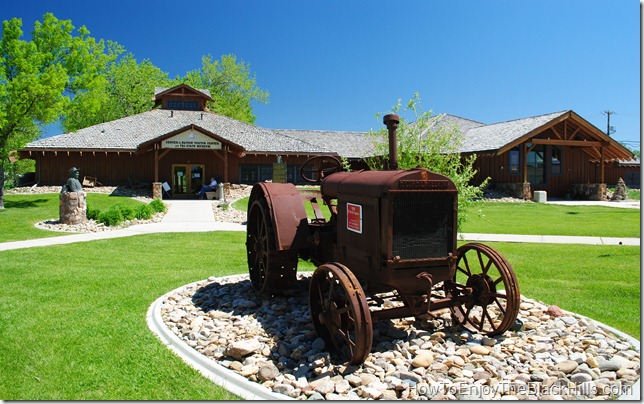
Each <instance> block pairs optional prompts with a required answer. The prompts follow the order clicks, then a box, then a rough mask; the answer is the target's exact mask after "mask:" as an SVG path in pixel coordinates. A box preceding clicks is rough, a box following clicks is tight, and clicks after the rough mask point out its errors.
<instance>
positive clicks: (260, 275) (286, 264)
mask: <svg viewBox="0 0 644 404" xmlns="http://www.w3.org/2000/svg"><path fill="white" fill-rule="evenodd" d="M248 205H249V207H248V222H247V225H246V229H247V230H246V252H247V255H248V272H249V275H250V282H251V284H252V286H253V288H254V289H255V290H256V291H258V292H261V293H288V292H290V291H291V290H292V288H293V286H294V284H295V281H296V272H297V254H296V253H293V252H290V251H277V248H276V243H275V231H274V229H273V221H272V218H271V210H270V209H269V207H268V204H267V202H266V199H265V198H264V197H263V196H260V197H258V198H257V199H255V200H251V201H249V204H248Z"/></svg>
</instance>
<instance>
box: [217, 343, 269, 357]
mask: <svg viewBox="0 0 644 404" xmlns="http://www.w3.org/2000/svg"><path fill="white" fill-rule="evenodd" d="M261 349H262V344H261V343H260V342H259V341H257V340H256V339H245V340H241V341H235V342H233V343H232V344H230V345H228V347H227V348H226V355H228V356H230V357H232V358H235V359H237V360H242V359H243V358H244V357H245V356H247V355H250V354H252V353H255V352H258V351H259V350H261Z"/></svg>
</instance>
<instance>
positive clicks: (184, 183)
mask: <svg viewBox="0 0 644 404" xmlns="http://www.w3.org/2000/svg"><path fill="white" fill-rule="evenodd" d="M204 171H205V165H204V164H173V165H172V194H173V196H174V197H175V198H177V197H179V198H180V197H188V196H194V195H195V194H197V193H198V192H199V191H200V190H201V186H202V185H203V173H204Z"/></svg>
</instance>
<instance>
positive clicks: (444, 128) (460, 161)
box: [367, 93, 488, 228]
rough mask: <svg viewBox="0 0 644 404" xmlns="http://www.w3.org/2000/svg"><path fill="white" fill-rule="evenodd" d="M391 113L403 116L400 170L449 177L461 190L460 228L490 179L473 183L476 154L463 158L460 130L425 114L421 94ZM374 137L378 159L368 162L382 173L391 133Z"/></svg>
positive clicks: (399, 150)
mask: <svg viewBox="0 0 644 404" xmlns="http://www.w3.org/2000/svg"><path fill="white" fill-rule="evenodd" d="M391 113H395V114H398V115H399V117H400V123H399V124H398V130H397V132H396V138H397V145H398V168H399V169H401V170H408V169H412V168H417V167H424V168H426V169H428V170H430V171H433V172H436V173H439V174H443V175H445V176H447V177H448V178H450V179H451V180H452V181H453V182H454V184H455V185H456V187H457V189H458V209H459V215H458V225H459V228H460V227H461V224H462V223H464V222H465V221H466V220H467V217H468V212H470V211H471V210H472V209H474V208H475V207H476V206H477V204H478V203H479V202H478V201H479V200H480V198H481V197H482V196H483V190H484V189H485V186H486V185H487V182H488V179H485V181H483V182H482V183H481V184H479V185H473V184H472V183H471V181H472V179H473V178H474V175H475V174H476V170H475V169H474V167H473V166H474V162H475V161H476V155H475V154H472V155H470V156H468V157H462V156H461V154H460V153H459V151H458V150H459V147H460V146H461V145H462V143H463V136H462V134H461V131H460V129H459V128H458V127H457V126H455V125H445V124H441V123H439V122H438V118H439V116H434V115H433V114H432V112H431V111H426V112H423V111H422V105H421V102H420V96H419V95H418V93H416V94H414V97H413V98H412V99H410V100H409V102H408V103H407V105H406V106H405V107H404V108H402V102H401V100H398V103H397V104H396V106H394V107H393V108H392V110H391ZM405 114H407V115H410V116H411V118H412V120H411V121H408V120H407V119H406V118H405V116H404V115H405ZM381 116H383V114H378V115H377V117H378V118H379V119H380V118H381ZM372 135H373V136H374V145H375V147H376V156H375V157H372V158H369V159H367V164H369V166H370V168H372V169H377V170H382V169H384V168H385V164H387V161H386V160H385V156H388V155H389V143H388V133H387V130H386V129H381V130H379V131H377V132H372Z"/></svg>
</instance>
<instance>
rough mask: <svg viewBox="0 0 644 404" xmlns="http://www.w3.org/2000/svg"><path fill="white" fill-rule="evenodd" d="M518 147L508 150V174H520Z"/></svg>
mask: <svg viewBox="0 0 644 404" xmlns="http://www.w3.org/2000/svg"><path fill="white" fill-rule="evenodd" d="M520 155H521V154H520V153H519V149H513V150H510V154H509V156H510V161H509V164H508V167H509V168H510V175H519V174H521V159H520V158H519V157H520Z"/></svg>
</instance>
